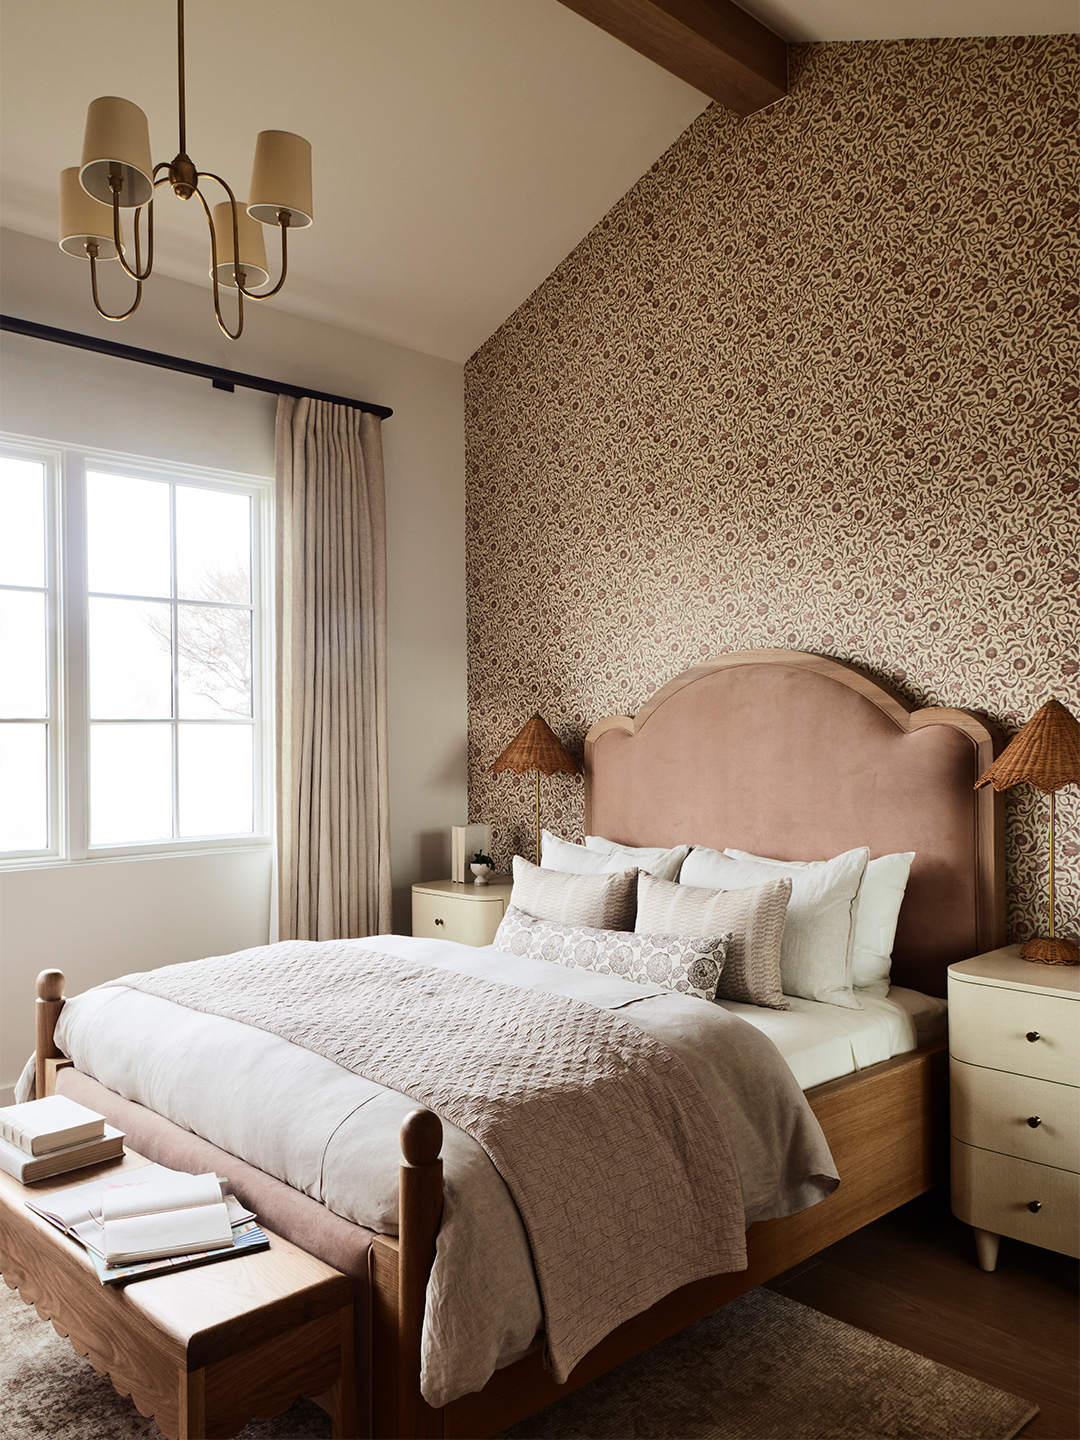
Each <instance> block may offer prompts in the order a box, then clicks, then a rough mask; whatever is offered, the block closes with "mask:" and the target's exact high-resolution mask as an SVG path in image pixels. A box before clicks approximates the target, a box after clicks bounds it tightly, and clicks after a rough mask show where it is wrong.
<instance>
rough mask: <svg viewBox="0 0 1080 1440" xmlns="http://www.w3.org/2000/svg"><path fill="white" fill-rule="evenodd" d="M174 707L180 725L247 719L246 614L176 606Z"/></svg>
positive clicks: (217, 607)
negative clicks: (176, 688) (176, 695)
mask: <svg viewBox="0 0 1080 1440" xmlns="http://www.w3.org/2000/svg"><path fill="white" fill-rule="evenodd" d="M177 610H178V613H177V642H176V645H177V668H178V671H179V707H180V715H181V718H182V719H185V720H219V719H221V718H223V717H225V716H236V717H237V718H242V717H244V716H247V715H250V714H251V611H250V610H232V609H227V608H226V607H225V606H223V605H180V606H178V607H177Z"/></svg>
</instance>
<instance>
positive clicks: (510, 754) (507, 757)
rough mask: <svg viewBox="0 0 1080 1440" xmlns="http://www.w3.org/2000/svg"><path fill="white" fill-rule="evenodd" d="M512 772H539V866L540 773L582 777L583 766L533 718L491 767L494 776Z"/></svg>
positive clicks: (554, 735)
mask: <svg viewBox="0 0 1080 1440" xmlns="http://www.w3.org/2000/svg"><path fill="white" fill-rule="evenodd" d="M500 770H513V771H514V773H515V774H516V775H524V774H525V773H526V772H527V771H529V770H535V771H536V863H537V865H539V864H540V773H541V771H543V773H544V774H545V775H554V774H555V773H556V772H557V771H563V772H564V773H565V774H567V775H580V774H581V766H580V765H579V764H578V763H577V761H576V760H575V759H574V757H573V756H572V755H571V754H570V752H569V751H568V750H567V749H566V747H565V746H564V745H563V743H562V741H561V740H560V739H559V737H558V736H557V735H556V734H555V732H554V730H552V728H551V726H550V725H548V724H547V723H546V721H544V720H541V718H540V716H539V715H534V716H533V717H532V719H531V720H529V721H527V722H526V723H525V724H524V725H523V726H522V727H521V729H520V730H519V731H518V733H517V734H516V735H515V736H514V738H513V740H511V741H510V744H509V745H508V746H507V747H506V749H505V750H504V751H503V752H502V754H501V755H500V756H499V758H498V759H497V760H496V761H495V763H494V765H492V767H491V773H492V774H493V775H498V773H499V771H500Z"/></svg>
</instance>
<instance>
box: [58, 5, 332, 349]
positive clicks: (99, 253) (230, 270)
mask: <svg viewBox="0 0 1080 1440" xmlns="http://www.w3.org/2000/svg"><path fill="white" fill-rule="evenodd" d="M176 11H177V56H178V76H179V84H178V89H179V102H180V103H179V122H180V123H179V129H180V150H179V153H178V154H177V156H176V159H175V160H172V161H170V162H168V163H165V162H163V163H162V164H160V165H154V164H152V162H151V158H150V129H149V125H148V124H147V119H146V116H145V115H144V114H143V112H142V111H141V110H140V109H139V107H138V106H137V105H133V104H132V103H131V101H130V100H121V99H120V98H119V97H118V96H115V95H106V96H103V97H102V98H101V99H99V100H94V101H93V102H92V103H91V105H90V108H89V110H88V111H87V115H86V135H85V139H84V141H83V154H82V165H81V166H73V167H72V168H71V169H70V170H63V171H61V174H60V248H61V250H63V251H65V252H66V253H67V254H68V255H74V256H76V257H77V258H79V259H82V258H84V257H85V258H87V259H88V260H89V261H90V289H91V293H92V294H93V297H94V304H95V306H96V307H97V310H98V314H99V315H103V316H104V317H105V319H106V320H126V319H127V317H128V316H129V315H133V314H134V313H135V311H136V310H137V309H138V308H139V302H140V300H141V299H142V287H143V281H144V280H146V279H148V278H149V276H150V272H151V271H152V270H153V267H154V191H155V190H156V189H157V188H158V186H159V185H165V184H169V185H171V186H172V188H173V192H174V194H176V195H179V197H180V199H181V200H190V199H191V198H192V196H193V195H197V196H198V198H199V202H200V204H201V205H202V208H203V210H204V212H205V213H206V223H207V225H208V226H209V229H210V277H211V279H212V280H213V282H214V314H215V316H216V317H217V322H218V324H219V325H220V326H221V329H222V331H223V332H224V334H225V335H227V336H228V337H229V339H230V340H238V339H239V338H240V335H241V333H242V331H243V329H244V300H245V299H247V300H268V299H269V298H270V296H271V295H276V294H277V293H278V291H279V290H280V289H281V287H282V286H283V285H284V284H285V276H286V274H287V273H288V268H289V254H288V241H287V236H288V233H289V231H290V229H299V230H302V229H304V228H306V227H307V226H308V225H310V224H311V146H310V145H309V144H308V142H307V141H306V140H302V139H301V138H300V136H299V135H292V134H290V133H289V132H288V131H287V130H263V131H262V132H261V133H260V134H259V135H258V137H257V138H256V141H255V163H254V165H253V167H252V171H251V186H250V189H249V190H248V198H247V201H246V202H245V201H243V200H237V198H236V196H235V195H234V194H233V191H232V189H231V188H230V187H229V185H228V184H226V182H225V181H224V180H223V179H222V178H221V176H220V175H215V174H213V172H212V171H209V170H197V169H196V168H195V165H194V163H193V162H192V160H191V158H190V157H189V155H188V153H187V104H186V100H185V94H184V0H177V7H176ZM159 172H163V173H160V174H159ZM203 180H214V181H216V183H217V184H218V185H220V186H221V188H222V189H223V190H224V191H225V193H226V195H227V196H228V197H229V198H228V199H227V200H223V201H222V202H221V203H220V204H217V205H215V206H214V207H213V209H211V208H210V205H209V204H208V203H207V200H206V197H205V195H204V194H203V192H202V190H201V189H200V181H203ZM144 207H145V209H146V268H145V269H143V267H142V251H141V243H140V237H139V222H140V217H141V214H142V211H143V208H144ZM121 210H133V211H134V212H135V213H134V215H133V216H132V217H131V229H132V233H133V236H134V252H135V263H134V266H132V265H130V264H129V263H128V260H127V256H126V254H125V246H124V234H123V229H122V226H121V223H120V212H121ZM264 225H267V226H277V228H278V229H279V230H280V232H281V277H280V279H279V280H278V282H277V284H276V285H275V286H274V288H273V289H272V290H263V291H262V293H261V294H256V293H255V291H256V290H257V289H258V288H259V287H260V286H263V285H266V284H268V283H269V280H270V272H269V270H268V269H267V268H266V247H265V245H264V243H263V226H264ZM105 260H118V261H119V262H120V267H121V269H122V270H123V271H124V273H125V274H126V275H129V276H130V277H131V279H132V280H134V281H135V299H134V302H133V303H132V304H131V306H130V307H129V308H128V309H127V310H125V311H124V312H123V314H122V315H110V314H109V312H108V311H107V310H105V309H104V308H103V306H102V304H101V301H100V299H99V298H98V277H97V266H98V262H99V261H105ZM221 286H225V287H227V288H229V289H233V290H235V291H236V299H237V326H236V330H235V332H234V331H232V330H230V329H229V327H228V326H227V325H226V323H225V321H224V319H223V318H222V314H221V296H220V287H221Z"/></svg>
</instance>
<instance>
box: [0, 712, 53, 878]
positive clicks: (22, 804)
mask: <svg viewBox="0 0 1080 1440" xmlns="http://www.w3.org/2000/svg"><path fill="white" fill-rule="evenodd" d="M46 731H47V727H46V726H44V725H0V850H44V849H46V848H47V846H48V844H49V782H48V773H49V772H48V746H47V737H46Z"/></svg>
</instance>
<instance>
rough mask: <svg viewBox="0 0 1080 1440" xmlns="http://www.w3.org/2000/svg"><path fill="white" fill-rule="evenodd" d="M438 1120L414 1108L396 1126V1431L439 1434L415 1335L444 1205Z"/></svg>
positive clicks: (418, 1333) (438, 1417)
mask: <svg viewBox="0 0 1080 1440" xmlns="http://www.w3.org/2000/svg"><path fill="white" fill-rule="evenodd" d="M442 1133H443V1131H442V1121H441V1120H440V1119H439V1117H438V1116H437V1115H436V1114H435V1113H434V1111H432V1110H414V1111H412V1113H411V1114H410V1115H407V1116H406V1117H405V1123H404V1124H403V1125H402V1127H401V1153H402V1156H403V1157H404V1158H403V1160H402V1163H401V1178H400V1182H399V1183H400V1190H399V1218H398V1226H399V1228H398V1245H399V1247H400V1248H399V1251H398V1256H399V1259H398V1265H399V1269H398V1336H397V1340H398V1424H399V1426H400V1429H399V1430H398V1432H397V1433H398V1434H400V1435H402V1436H432V1435H441V1434H442V1414H441V1412H440V1411H435V1410H432V1409H431V1407H430V1406H428V1405H426V1404H425V1403H424V1400H423V1399H422V1397H421V1395H420V1339H421V1335H422V1333H423V1329H424V1309H425V1306H426V1304H427V1287H428V1279H429V1278H430V1275H431V1267H432V1265H433V1264H434V1263H435V1240H436V1237H437V1235H438V1233H439V1221H440V1220H441V1218H442V1207H443V1165H442V1160H441V1159H440V1157H439V1151H440V1150H441V1148H442Z"/></svg>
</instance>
